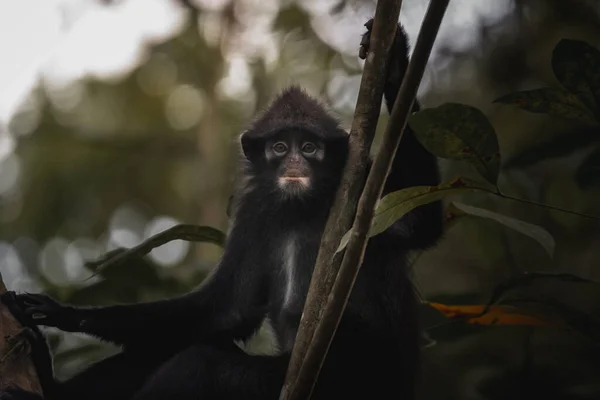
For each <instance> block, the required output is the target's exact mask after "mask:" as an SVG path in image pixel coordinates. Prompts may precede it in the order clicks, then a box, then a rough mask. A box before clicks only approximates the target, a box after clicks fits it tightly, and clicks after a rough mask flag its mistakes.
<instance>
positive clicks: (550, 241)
mask: <svg viewBox="0 0 600 400" xmlns="http://www.w3.org/2000/svg"><path fill="white" fill-rule="evenodd" d="M453 204H454V206H455V207H456V208H458V209H459V210H461V211H463V212H465V213H466V214H469V215H473V216H476V217H482V218H489V219H492V220H494V221H496V222H499V223H501V224H503V225H505V226H507V227H509V228H512V229H514V230H516V231H518V232H521V233H522V234H524V235H527V236H529V237H531V238H532V239H534V240H536V241H537V242H538V243H539V244H541V245H542V247H544V250H546V252H547V253H548V255H550V257H552V256H553V255H554V247H555V242H554V238H553V237H552V235H551V234H550V233H549V232H548V231H547V230H545V229H544V228H542V227H541V226H539V225H534V224H529V223H527V222H525V221H521V220H519V219H516V218H511V217H508V216H506V215H502V214H498V213H496V212H493V211H490V210H486V209H483V208H479V207H474V206H469V205H466V204H461V203H457V202H454V203H453Z"/></svg>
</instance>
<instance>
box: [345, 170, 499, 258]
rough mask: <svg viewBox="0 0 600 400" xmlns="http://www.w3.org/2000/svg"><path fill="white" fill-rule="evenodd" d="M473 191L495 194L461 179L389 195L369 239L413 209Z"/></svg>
mask: <svg viewBox="0 0 600 400" xmlns="http://www.w3.org/2000/svg"><path fill="white" fill-rule="evenodd" d="M473 191H484V192H488V193H489V192H493V193H495V190H494V188H490V187H489V185H487V184H484V183H480V182H477V181H473V180H471V179H468V178H463V177H459V178H456V179H454V180H452V181H450V182H446V183H442V184H440V185H438V186H414V187H410V188H406V189H402V190H398V191H396V192H392V193H389V194H387V195H386V196H384V197H383V198H382V199H381V202H380V203H379V205H378V206H377V208H376V209H375V215H374V216H373V222H372V224H371V229H370V230H369V235H368V237H372V236H375V235H378V234H380V233H381V232H383V231H385V230H386V229H387V228H389V227H390V226H392V224H393V223H394V222H396V221H398V220H399V219H400V218H402V217H403V216H404V215H405V214H406V213H408V212H409V211H411V210H412V209H414V208H416V207H418V206H422V205H424V204H428V203H432V202H434V201H437V200H441V199H443V198H444V197H447V196H451V195H456V194H462V193H466V192H473ZM351 234H352V230H349V231H348V232H346V234H345V235H344V236H343V237H342V240H341V241H340V245H339V246H338V249H337V250H336V253H337V252H340V251H342V250H343V249H344V248H345V247H346V245H347V244H348V240H349V239H350V235H351Z"/></svg>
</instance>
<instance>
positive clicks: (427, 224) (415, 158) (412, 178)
mask: <svg viewBox="0 0 600 400" xmlns="http://www.w3.org/2000/svg"><path fill="white" fill-rule="evenodd" d="M365 26H366V27H367V33H365V34H364V36H363V39H362V41H361V43H360V44H361V48H360V52H359V54H360V56H361V57H362V58H365V57H366V54H367V52H368V49H369V40H370V31H371V28H372V26H373V20H370V21H368V22H367V23H366V24H365ZM388 62H389V64H388V70H387V78H386V83H385V87H384V98H385V102H386V104H387V108H388V111H389V112H390V113H391V112H392V109H393V107H394V103H395V101H396V97H397V95H398V91H399V90H400V85H401V84H402V79H403V78H404V75H405V73H406V69H407V67H408V38H407V36H406V32H405V31H404V29H403V28H402V26H401V25H398V29H397V31H396V38H395V39H394V43H393V44H392V48H391V52H390V58H389V61H388ZM419 108H420V106H419V103H418V101H417V100H416V99H415V103H414V105H413V109H412V111H413V112H416V111H419ZM439 183H440V176H439V170H438V163H437V158H436V157H435V156H434V155H432V154H431V153H429V152H428V151H427V150H426V149H425V148H424V147H423V146H422V145H421V143H419V141H418V140H417V138H416V137H415V135H414V133H413V131H412V130H411V129H410V127H409V126H408V125H407V126H406V129H405V131H404V135H403V136H402V141H401V143H400V145H399V146H398V150H397V151H396V156H395V157H394V161H393V164H392V168H391V170H390V173H389V175H388V178H387V181H386V183H385V186H384V188H383V196H385V195H386V194H388V193H391V192H394V191H397V190H400V189H404V188H407V187H412V186H435V185H438V184H439ZM442 230H443V210H442V203H441V202H439V201H436V202H434V203H430V204H427V205H423V206H420V207H417V208H416V209H414V210H413V211H411V212H410V213H408V214H407V215H405V216H404V217H403V218H401V219H400V220H399V221H397V222H396V223H395V224H394V225H393V226H392V227H391V228H390V229H388V233H393V234H395V235H398V236H399V237H400V239H401V240H402V241H403V242H404V243H405V244H406V245H407V246H408V247H409V248H425V247H429V246H431V245H433V244H434V243H435V242H436V241H437V240H438V239H439V237H440V236H441V234H442Z"/></svg>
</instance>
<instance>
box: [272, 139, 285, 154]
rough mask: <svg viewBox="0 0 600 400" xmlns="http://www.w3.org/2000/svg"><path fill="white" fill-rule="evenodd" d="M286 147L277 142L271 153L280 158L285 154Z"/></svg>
mask: <svg viewBox="0 0 600 400" xmlns="http://www.w3.org/2000/svg"><path fill="white" fill-rule="evenodd" d="M287 149H288V147H287V145H286V144H285V143H283V142H277V143H275V144H274V145H273V152H274V153H275V155H278V156H282V155H284V154H285V153H286V152H287Z"/></svg>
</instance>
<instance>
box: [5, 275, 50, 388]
mask: <svg viewBox="0 0 600 400" xmlns="http://www.w3.org/2000/svg"><path fill="white" fill-rule="evenodd" d="M4 292H6V287H5V286H4V283H3V282H2V277H1V276H0V294H2V293H4ZM23 332H24V331H23V329H22V328H21V327H20V326H19V324H18V322H17V321H15V319H14V318H13V316H12V314H11V313H10V311H8V309H7V308H6V307H5V306H3V305H2V303H0V393H1V391H2V389H4V388H6V387H7V386H17V387H19V388H21V389H24V390H28V391H31V392H35V393H39V394H41V393H42V387H41V386H40V382H39V380H38V378H37V374H36V372H35V367H34V366H33V363H32V362H31V360H30V359H29V357H28V350H29V342H28V341H27V337H26V336H25V335H23V334H22V333H23Z"/></svg>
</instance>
